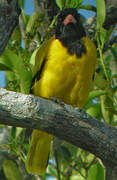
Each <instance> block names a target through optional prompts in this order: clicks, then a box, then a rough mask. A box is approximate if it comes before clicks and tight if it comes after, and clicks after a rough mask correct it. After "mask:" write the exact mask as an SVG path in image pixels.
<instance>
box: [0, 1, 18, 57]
mask: <svg viewBox="0 0 117 180" xmlns="http://www.w3.org/2000/svg"><path fill="white" fill-rule="evenodd" d="M19 14H20V8H19V6H18V0H10V1H7V0H2V1H1V2H0V55H1V54H2V52H3V50H4V48H5V47H6V45H7V42H8V40H9V38H10V36H11V34H12V32H13V30H14V28H15V27H16V25H17V24H18V17H19Z"/></svg>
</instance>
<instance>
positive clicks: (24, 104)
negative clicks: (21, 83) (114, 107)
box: [0, 89, 117, 166]
mask: <svg viewBox="0 0 117 180" xmlns="http://www.w3.org/2000/svg"><path fill="white" fill-rule="evenodd" d="M0 124H6V125H9V126H18V127H23V128H34V129H40V130H43V131H45V132H48V133H51V134H53V135H55V136H57V137H59V138H61V139H63V140H65V141H67V142H69V143H72V144H73V145H76V146H78V147H80V148H82V149H84V150H86V151H89V152H91V153H93V154H94V155H96V156H97V157H99V158H101V159H102V161H103V162H104V164H105V165H106V164H107V165H108V164H111V165H113V166H117V129H116V128H114V127H111V126H108V125H106V124H104V123H102V122H100V121H98V120H96V119H94V118H92V117H91V116H89V115H88V114H86V112H85V111H84V110H82V109H80V108H73V107H72V106H68V105H66V104H63V103H58V102H53V101H52V100H49V99H42V98H39V97H35V96H33V95H24V94H21V93H16V92H12V91H7V90H5V89H0Z"/></svg>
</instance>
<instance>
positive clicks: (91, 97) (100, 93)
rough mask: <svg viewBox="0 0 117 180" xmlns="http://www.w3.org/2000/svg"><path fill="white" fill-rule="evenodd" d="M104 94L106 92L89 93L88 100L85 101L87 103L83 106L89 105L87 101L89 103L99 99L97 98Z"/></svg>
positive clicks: (95, 91)
mask: <svg viewBox="0 0 117 180" xmlns="http://www.w3.org/2000/svg"><path fill="white" fill-rule="evenodd" d="M104 94H107V91H105V90H94V91H91V92H90V94H89V96H88V99H87V102H86V104H85V106H86V105H87V104H88V103H89V101H91V100H92V99H94V98H96V97H99V96H102V95H104Z"/></svg>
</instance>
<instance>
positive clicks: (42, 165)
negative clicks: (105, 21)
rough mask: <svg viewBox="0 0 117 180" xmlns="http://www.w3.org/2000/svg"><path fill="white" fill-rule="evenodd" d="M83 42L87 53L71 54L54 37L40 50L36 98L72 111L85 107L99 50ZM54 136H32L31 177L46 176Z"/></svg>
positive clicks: (37, 65)
mask: <svg viewBox="0 0 117 180" xmlns="http://www.w3.org/2000/svg"><path fill="white" fill-rule="evenodd" d="M81 40H82V42H83V44H84V46H85V48H86V53H82V54H81V56H79V57H78V56H77V55H76V54H75V53H73V54H69V53H68V49H67V48H66V47H65V46H63V44H62V43H61V41H60V40H59V39H56V38H55V36H53V37H52V38H51V39H50V40H48V41H46V42H45V43H44V44H43V45H42V47H41V48H40V49H39V51H38V53H37V56H36V63H35V68H34V77H36V74H37V72H39V70H40V69H41V68H42V66H43V61H45V62H44V66H43V68H42V70H41V75H40V77H39V79H38V78H37V79H36V78H35V82H34V84H33V87H32V90H33V93H34V95H36V96H41V97H44V98H50V97H55V98H58V99H60V100H61V101H63V102H64V103H66V104H70V105H72V106H73V107H82V106H83V105H84V103H85V102H86V99H87V97H88V94H89V91H90V88H91V84H92V78H93V75H94V72H95V66H96V56H97V52H96V47H95V45H94V44H93V43H92V42H91V41H90V40H89V39H88V38H87V37H83V38H82V39H81ZM52 138H53V136H52V135H50V134H47V133H45V132H41V131H39V130H34V131H33V134H32V140H31V146H30V150H29V152H28V156H27V160H26V168H27V170H28V172H29V173H39V174H43V173H44V172H45V170H46V167H47V162H48V155H49V150H50V144H51V141H52Z"/></svg>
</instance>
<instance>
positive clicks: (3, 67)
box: [0, 63, 11, 71]
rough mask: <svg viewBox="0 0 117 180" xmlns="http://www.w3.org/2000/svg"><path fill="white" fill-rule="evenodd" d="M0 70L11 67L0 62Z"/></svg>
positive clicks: (7, 69) (6, 69)
mask: <svg viewBox="0 0 117 180" xmlns="http://www.w3.org/2000/svg"><path fill="white" fill-rule="evenodd" d="M0 71H11V69H10V68H9V67H8V66H6V65H4V64H2V63H0Z"/></svg>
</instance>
